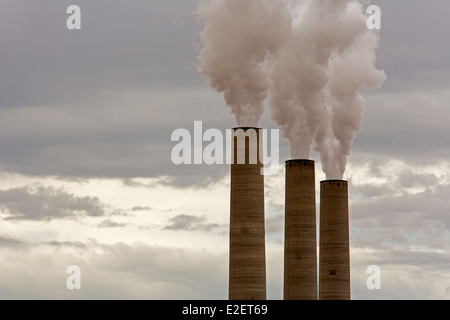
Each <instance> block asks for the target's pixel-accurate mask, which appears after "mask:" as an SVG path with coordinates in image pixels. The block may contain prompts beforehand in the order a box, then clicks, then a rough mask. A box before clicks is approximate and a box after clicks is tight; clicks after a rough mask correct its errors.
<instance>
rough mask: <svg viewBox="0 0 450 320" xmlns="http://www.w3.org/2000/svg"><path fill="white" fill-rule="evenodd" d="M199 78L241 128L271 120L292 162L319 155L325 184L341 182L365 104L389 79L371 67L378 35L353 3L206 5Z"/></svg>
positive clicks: (308, 0) (225, 1) (227, 0)
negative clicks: (264, 117)
mask: <svg viewBox="0 0 450 320" xmlns="http://www.w3.org/2000/svg"><path fill="white" fill-rule="evenodd" d="M199 15H200V17H202V18H203V19H204V21H205V29H204V30H203V32H202V34H201V39H202V41H203V44H204V47H203V49H202V51H201V52H200V60H201V64H200V68H199V71H200V73H202V74H205V75H207V76H209V79H210V82H211V85H212V86H213V87H214V88H216V89H217V90H218V91H220V92H224V95H225V100H226V102H227V104H228V105H230V106H231V108H232V112H233V113H234V114H235V115H236V119H237V122H238V124H239V125H256V124H257V122H258V121H259V119H260V116H261V114H262V112H263V103H264V100H265V99H266V98H267V96H268V93H270V105H271V117H272V119H273V120H274V121H276V122H277V123H278V125H279V126H280V128H281V130H282V132H283V135H284V137H286V138H287V139H289V143H290V149H291V156H292V157H293V158H308V157H309V155H310V153H311V148H312V147H313V148H314V149H315V150H317V151H318V152H320V155H321V162H322V167H323V169H324V171H325V173H326V174H327V178H328V179H342V178H343V175H344V171H345V167H346V164H347V158H348V155H349V154H350V148H351V145H352V143H353V140H354V138H355V133H356V131H358V130H359V129H360V126H361V123H362V119H363V113H364V104H365V101H364V99H363V98H362V96H361V95H360V89H361V88H376V87H379V86H381V85H382V83H383V82H384V81H385V79H386V75H385V73H384V72H383V71H380V70H377V69H376V67H375V61H376V55H375V52H376V49H377V47H378V37H379V36H378V33H377V32H376V31H374V30H369V29H368V28H367V26H366V20H367V15H365V13H364V10H363V7H362V5H361V4H360V3H359V1H358V0H298V1H294V0H279V1H273V0H268V1H265V0H250V1H249V0H246V1H242V0H210V1H208V0H204V1H203V2H202V3H201V4H200V6H199Z"/></svg>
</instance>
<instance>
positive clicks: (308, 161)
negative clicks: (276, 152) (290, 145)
mask: <svg viewBox="0 0 450 320" xmlns="http://www.w3.org/2000/svg"><path fill="white" fill-rule="evenodd" d="M297 162H300V163H311V164H315V163H316V162H315V161H314V160H311V159H290V160H286V164H288V163H297Z"/></svg>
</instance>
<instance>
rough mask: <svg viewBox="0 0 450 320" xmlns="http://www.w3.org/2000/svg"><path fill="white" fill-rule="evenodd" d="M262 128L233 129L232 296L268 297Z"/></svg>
mask: <svg viewBox="0 0 450 320" xmlns="http://www.w3.org/2000/svg"><path fill="white" fill-rule="evenodd" d="M261 138H262V135H261V136H260V129H258V128H235V129H233V143H232V148H233V155H234V161H233V163H232V164H231V199H230V200H231V203H230V257H229V258H230V260H229V263H230V265H229V267H230V270H229V299H230V300H265V299H266V298H267V296H266V248H265V225H264V223H265V222H264V220H265V219H264V176H263V175H262V171H261V169H262V168H263V164H262V162H261V161H260V157H259V152H260V151H262V150H260V147H261V146H260V143H259V141H260V139H261Z"/></svg>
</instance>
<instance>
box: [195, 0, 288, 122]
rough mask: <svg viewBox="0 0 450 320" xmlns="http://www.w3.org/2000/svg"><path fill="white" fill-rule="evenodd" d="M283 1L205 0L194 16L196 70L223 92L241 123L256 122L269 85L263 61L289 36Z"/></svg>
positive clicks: (286, 12)
mask: <svg viewBox="0 0 450 320" xmlns="http://www.w3.org/2000/svg"><path fill="white" fill-rule="evenodd" d="M284 4H285V3H284V0H206V1H201V2H200V4H199V6H198V9H197V16H198V18H199V20H200V21H201V22H203V23H204V29H203V31H202V32H201V34H200V38H201V40H202V42H203V48H202V49H201V51H200V57H199V58H200V66H199V72H200V73H201V74H203V75H207V76H208V77H209V80H210V84H211V86H212V87H213V88H215V89H216V90H217V91H219V92H223V93H224V97H225V101H226V103H227V104H228V105H229V106H230V107H231V111H232V113H233V114H234V116H235V118H236V121H237V123H238V125H239V126H256V125H257V124H258V123H259V120H260V118H261V115H262V113H263V111H264V100H265V99H266V98H267V95H268V91H269V88H270V82H269V79H268V74H267V72H266V71H265V69H264V63H265V61H266V60H267V58H268V56H269V55H271V54H275V53H276V52H277V50H278V49H279V48H280V47H281V45H282V44H283V43H284V42H286V40H287V39H288V38H289V34H290V30H291V24H290V13H289V12H288V10H287V8H286V6H285V5H284Z"/></svg>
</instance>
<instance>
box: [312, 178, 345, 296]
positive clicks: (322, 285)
mask: <svg viewBox="0 0 450 320" xmlns="http://www.w3.org/2000/svg"><path fill="white" fill-rule="evenodd" d="M319 297H320V300H350V298H351V295H350V247H349V213H348V182H347V181H343V180H327V181H322V182H321V184H320V258H319Z"/></svg>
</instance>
